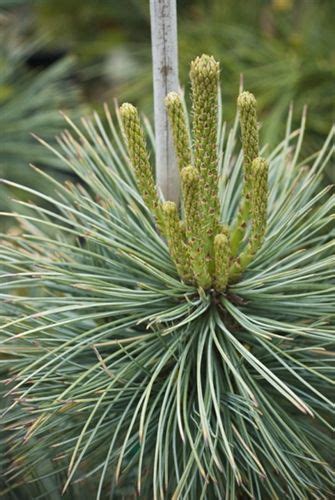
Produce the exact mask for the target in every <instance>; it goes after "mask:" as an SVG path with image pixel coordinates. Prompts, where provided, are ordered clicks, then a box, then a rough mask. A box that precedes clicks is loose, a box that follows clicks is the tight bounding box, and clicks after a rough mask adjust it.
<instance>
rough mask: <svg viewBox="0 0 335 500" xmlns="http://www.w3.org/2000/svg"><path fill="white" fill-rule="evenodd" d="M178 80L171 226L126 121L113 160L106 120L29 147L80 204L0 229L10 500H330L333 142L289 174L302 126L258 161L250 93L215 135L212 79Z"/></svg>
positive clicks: (144, 153)
mask: <svg viewBox="0 0 335 500" xmlns="http://www.w3.org/2000/svg"><path fill="white" fill-rule="evenodd" d="M190 77H191V88H192V116H191V118H192V120H191V122H192V127H191V130H190V128H189V126H188V123H189V120H188V116H187V113H186V111H185V105H184V102H183V100H182V97H181V96H179V95H178V94H176V93H172V94H169V95H168V96H167V97H166V106H167V111H168V115H169V117H170V122H171V127H172V131H173V136H174V139H175V146H176V152H177V156H178V166H179V170H180V177H181V186H182V202H181V206H180V207H178V206H176V205H175V204H174V203H172V202H170V201H169V200H162V199H161V198H160V194H159V190H158V188H157V186H156V185H155V181H154V173H153V171H152V167H151V161H150V154H149V153H150V151H151V149H152V146H154V144H151V141H150V138H151V137H152V136H153V134H152V130H151V128H150V126H149V125H148V124H147V123H146V122H145V123H146V125H145V126H143V127H142V125H141V123H140V119H139V115H138V113H137V111H136V109H135V108H134V107H133V106H132V105H130V104H124V105H122V106H121V108H120V110H118V111H117V121H118V123H119V124H120V126H121V130H122V134H123V136H124V138H125V142H126V148H125V147H124V145H123V142H122V140H121V139H120V134H119V132H118V130H117V125H116V124H115V122H114V121H113V120H112V118H111V115H110V112H109V110H108V108H107V107H106V110H105V111H106V117H105V118H106V120H105V122H106V124H107V125H103V123H102V121H101V119H100V118H99V116H98V115H94V116H93V118H92V119H91V120H87V119H85V120H83V121H82V124H81V125H76V124H74V123H72V122H71V121H70V120H68V126H69V128H70V131H66V132H64V134H62V135H61V136H60V137H59V140H58V142H59V149H53V148H51V147H50V146H48V145H47V144H45V145H46V147H49V149H52V150H53V151H54V153H55V154H56V155H57V157H58V158H59V159H61V160H62V161H63V162H64V164H65V165H67V166H69V167H70V168H72V169H73V171H74V172H75V173H76V174H77V175H78V176H79V177H80V178H81V181H82V183H81V184H78V185H74V184H71V183H67V184H66V185H61V184H60V183H58V182H57V181H54V180H53V179H52V178H48V179H49V182H50V183H52V184H54V186H55V196H54V198H51V197H49V196H48V195H45V194H43V193H38V192H35V191H34V190H33V189H31V188H27V187H23V186H21V187H20V186H17V185H15V187H16V188H19V189H23V190H24V191H25V192H27V193H28V194H29V193H30V194H32V195H35V196H39V197H40V199H41V200H42V201H48V202H49V203H51V204H53V206H54V210H50V209H49V208H46V207H45V205H44V204H41V206H40V205H39V204H30V203H26V202H21V203H22V204H23V211H22V214H21V215H20V214H7V215H8V216H9V217H16V218H17V220H18V221H19V223H20V225H21V233H20V234H19V236H17V235H16V236H15V237H14V236H13V235H12V234H11V233H9V234H3V235H1V248H0V265H1V269H2V274H1V298H2V302H1V306H0V308H1V309H0V314H1V319H2V325H1V327H0V334H1V340H2V343H1V347H0V353H1V362H2V363H3V364H5V365H6V368H7V370H8V371H7V375H6V380H5V384H4V386H3V387H4V392H5V393H6V402H7V403H6V408H5V410H4V413H3V416H2V419H3V422H4V433H5V435H4V438H3V439H4V442H5V443H6V447H5V449H6V453H5V456H4V458H3V461H2V462H3V464H5V476H4V477H5V478H6V485H7V490H6V491H7V494H8V495H9V494H10V491H15V488H17V487H19V485H20V484H22V483H25V484H26V485H27V484H29V482H30V481H31V484H32V485H33V484H34V485H36V482H37V483H38V481H40V482H42V481H45V478H46V477H47V478H57V480H56V481H55V483H53V484H56V485H57V487H56V489H55V490H52V495H53V496H50V495H51V492H50V490H49V491H46V492H45V490H43V493H42V492H41V493H40V497H42V496H44V497H45V498H57V495H60V494H61V490H63V491H64V492H66V491H69V489H70V488H72V487H73V485H76V484H78V482H79V483H80V482H82V483H83V484H84V485H85V484H89V485H90V487H91V488H92V487H93V490H94V495H95V497H96V498H97V499H105V498H118V496H117V495H119V494H120V493H119V492H120V489H121V490H122V488H124V487H127V488H128V489H127V494H128V495H132V496H133V497H134V498H136V497H138V498H143V499H148V498H154V499H174V500H177V499H185V500H186V499H191V500H198V499H215V498H217V499H223V498H226V499H231V500H235V499H238V498H252V499H253V498H257V499H267V498H278V499H279V498H291V499H300V498H324V499H327V498H329V495H330V494H331V490H332V471H331V465H330V461H331V457H330V450H331V434H330V428H331V401H330V399H331V380H332V376H333V363H332V356H331V352H332V350H333V349H334V341H333V339H334V333H335V328H334V319H335V311H334V303H335V288H334V278H335V276H334V264H335V259H334V246H335V245H334V237H335V231H334V194H332V192H331V189H330V188H327V189H323V190H321V189H320V181H321V178H322V171H323V169H324V168H325V166H326V165H327V163H328V162H329V160H330V158H331V155H332V153H333V139H334V129H333V130H332V131H331V132H330V134H329V136H328V138H327V139H326V141H325V144H324V146H323V147H322V149H321V150H320V151H318V152H317V153H315V154H314V155H312V156H310V157H309V158H307V159H304V160H301V159H300V158H299V156H300V149H301V145H302V141H303V133H304V126H305V116H303V119H302V123H301V127H300V129H299V130H297V131H292V130H291V114H290V116H289V118H288V122H287V132H286V136H285V138H284V140H283V142H282V143H281V144H279V145H278V146H277V147H276V148H275V149H274V150H273V151H272V152H269V151H266V149H264V148H263V149H262V148H260V146H259V141H258V124H257V117H256V101H255V98H254V96H253V95H252V94H251V93H249V92H242V93H241V94H240V96H239V97H238V103H237V104H238V110H239V118H238V119H237V120H236V122H235V123H234V124H233V127H232V128H231V129H230V130H229V129H228V127H227V125H226V124H224V123H223V118H222V117H223V115H224V106H222V105H221V102H220V100H219V98H218V96H219V92H218V90H219V89H218V87H219V65H218V63H217V62H216V61H215V60H214V59H213V58H212V57H209V56H201V57H199V58H197V59H196V60H195V61H193V63H192V64H191V72H190ZM239 124H240V126H239ZM239 130H240V132H239ZM239 136H241V142H242V151H240V148H239ZM147 138H148V139H149V142H148V144H147ZM41 175H44V176H45V175H46V174H44V173H43V172H41ZM9 184H13V183H9ZM47 460H48V464H49V465H48V470H47V471H46V470H45V467H44V466H45V463H46V461H47ZM50 463H51V464H54V468H52V469H51V470H50ZM60 484H61V487H60ZM32 487H33V486H32ZM57 488H58V489H57ZM122 491H124V490H122ZM59 498H60V497H59ZM71 498H74V494H73V495H71Z"/></svg>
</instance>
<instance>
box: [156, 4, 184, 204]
mask: <svg viewBox="0 0 335 500" xmlns="http://www.w3.org/2000/svg"><path fill="white" fill-rule="evenodd" d="M150 18H151V45H152V65H153V82H154V112H155V135H156V179H157V185H158V188H159V190H160V191H161V193H162V194H163V197H164V198H165V199H166V200H170V201H174V202H175V203H178V201H179V175H178V170H177V162H176V155H175V151H174V146H173V143H172V134H171V130H170V127H169V123H168V117H167V114H166V111H165V106H164V98H165V97H166V95H167V94H168V93H169V92H171V91H178V90H179V81H178V49H177V9H176V0H150Z"/></svg>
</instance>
